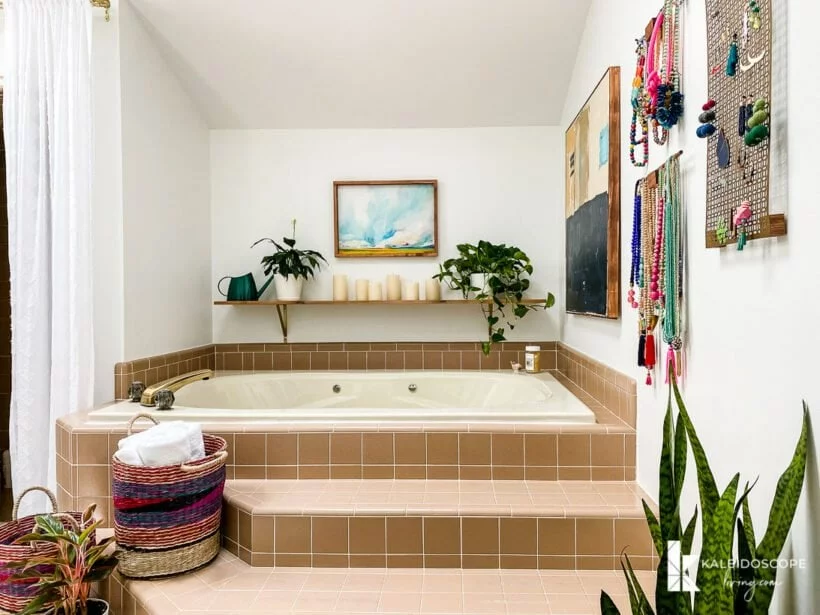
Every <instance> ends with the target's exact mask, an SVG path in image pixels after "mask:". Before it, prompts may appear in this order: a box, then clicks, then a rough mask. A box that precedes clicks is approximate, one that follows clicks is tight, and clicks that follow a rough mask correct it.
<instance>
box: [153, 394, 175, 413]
mask: <svg viewBox="0 0 820 615" xmlns="http://www.w3.org/2000/svg"><path fill="white" fill-rule="evenodd" d="M175 400H176V397H175V396H174V392H173V391H171V390H170V389H160V390H159V391H157V393H156V395H154V403H155V404H156V405H155V407H156V409H157V410H170V409H171V407H172V406H173V405H174V401H175Z"/></svg>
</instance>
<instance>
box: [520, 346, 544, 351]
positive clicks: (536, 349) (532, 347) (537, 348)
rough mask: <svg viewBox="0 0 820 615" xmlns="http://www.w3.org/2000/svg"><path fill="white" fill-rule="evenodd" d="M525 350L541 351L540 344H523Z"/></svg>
mask: <svg viewBox="0 0 820 615" xmlns="http://www.w3.org/2000/svg"><path fill="white" fill-rule="evenodd" d="M524 350H525V351H526V352H541V346H524Z"/></svg>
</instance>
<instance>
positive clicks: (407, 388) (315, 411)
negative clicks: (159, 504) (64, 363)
mask: <svg viewBox="0 0 820 615" xmlns="http://www.w3.org/2000/svg"><path fill="white" fill-rule="evenodd" d="M137 412H147V413H149V414H151V415H152V416H154V417H156V418H158V419H160V420H163V419H169V420H170V419H175V420H180V419H182V420H198V421H201V422H203V423H214V422H223V421H243V422H244V421H254V422H299V423H303V422H338V421H376V422H389V421H423V422H435V421H444V422H448V421H449V422H453V421H459V422H460V421H465V422H473V421H499V422H511V421H512V422H527V421H536V422H555V423H594V422H595V415H594V413H593V412H592V411H591V410H590V409H589V408H588V407H587V406H585V405H584V404H583V403H581V401H580V400H579V399H578V398H576V397H575V396H574V395H573V394H572V393H570V392H569V391H568V390H567V389H566V388H565V387H564V386H563V385H561V384H560V383H559V382H558V381H557V380H556V379H555V378H554V377H553V376H552V375H551V374H548V373H544V374H538V375H530V374H507V373H501V372H446V371H444V372H431V371H417V372H266V373H255V374H238V375H222V374H217V376H216V377H215V378H212V379H210V380H203V381H199V382H194V383H192V384H189V385H187V386H185V387H183V388H182V389H180V390H179V391H177V393H176V402H175V404H174V407H173V408H172V409H170V410H166V411H158V410H155V409H152V408H143V407H141V406H140V405H139V404H133V403H130V402H122V403H117V404H112V405H109V406H106V407H104V408H100V409H98V410H94V411H93V412H91V414H90V419H91V420H93V421H123V420H127V419H128V418H130V417H131V416H133V415H134V414H136V413H137Z"/></svg>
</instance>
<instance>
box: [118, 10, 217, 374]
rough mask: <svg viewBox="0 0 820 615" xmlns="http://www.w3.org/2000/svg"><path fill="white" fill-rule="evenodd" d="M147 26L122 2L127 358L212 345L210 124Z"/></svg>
mask: <svg viewBox="0 0 820 615" xmlns="http://www.w3.org/2000/svg"><path fill="white" fill-rule="evenodd" d="M146 27H147V26H146V25H145V23H144V21H143V19H142V17H141V16H140V15H139V14H138V13H137V12H136V10H135V9H134V7H133V5H132V4H131V3H130V2H129V1H128V0H123V1H122V2H121V3H120V7H119V35H120V80H121V96H122V106H121V113H122V152H123V155H122V199H123V218H122V226H121V228H122V231H123V253H124V259H123V263H124V265H123V267H124V277H123V282H124V323H125V327H124V348H123V355H124V358H126V359H128V358H136V357H142V356H148V355H154V354H162V353H165V352H170V351H172V350H179V349H182V348H192V347H195V346H200V345H203V344H206V343H210V342H211V307H210V302H211V286H212V284H211V276H210V258H211V257H210V235H211V231H210V224H211V220H210V215H209V205H210V184H209V158H208V156H209V154H208V139H209V135H208V127H207V125H206V124H205V121H204V120H203V118H202V116H201V115H200V113H199V111H198V109H197V107H196V106H195V105H194V103H193V102H192V100H191V99H190V98H189V96H188V95H187V93H186V92H185V91H184V89H183V88H182V86H181V84H180V83H179V81H178V79H177V77H176V76H175V75H174V74H173V73H172V71H171V69H170V68H169V67H168V65H167V64H166V62H165V60H164V59H163V57H162V56H161V54H160V52H159V50H158V48H157V46H156V44H155V43H154V40H153V39H152V38H151V37H150V35H149V33H148V31H147V29H146ZM115 232H116V231H115ZM110 373H111V372H109V374H110Z"/></svg>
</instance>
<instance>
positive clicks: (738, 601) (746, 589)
mask: <svg viewBox="0 0 820 615" xmlns="http://www.w3.org/2000/svg"><path fill="white" fill-rule="evenodd" d="M747 487H748V484H747ZM746 536H748V534H747V532H746V528H745V527H744V523H743V521H742V520H741V519H738V520H737V555H738V560H740V561H741V562H751V561H752V560H753V559H754V556H753V555H752V550H751V545H750V544H749V542H748V540H747V539H746ZM732 572H733V574H734V582H735V614H734V615H746V613H749V614H750V615H751V611H749V606H750V604H749V602H750V600H749V599H750V597H751V596H752V595H753V592H755V591H756V590H755V587H754V577H755V574H754V569H753V568H752V567H751V566H738V567H736V568H734V569H733V570H732Z"/></svg>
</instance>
